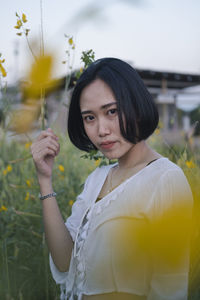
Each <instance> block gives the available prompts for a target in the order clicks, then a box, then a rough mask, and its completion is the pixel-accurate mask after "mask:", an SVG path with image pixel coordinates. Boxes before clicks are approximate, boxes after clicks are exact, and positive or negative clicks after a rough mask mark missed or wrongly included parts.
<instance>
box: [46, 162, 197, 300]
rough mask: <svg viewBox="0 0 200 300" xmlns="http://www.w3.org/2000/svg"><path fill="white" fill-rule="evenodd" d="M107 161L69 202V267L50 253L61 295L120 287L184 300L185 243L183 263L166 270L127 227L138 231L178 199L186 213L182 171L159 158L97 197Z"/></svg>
mask: <svg viewBox="0 0 200 300" xmlns="http://www.w3.org/2000/svg"><path fill="white" fill-rule="evenodd" d="M111 167H112V166H111V165H110V166H103V167H101V168H97V169H96V170H95V171H94V172H93V173H92V174H91V175H90V176H89V177H88V178H87V180H86V182H85V186H84V189H83V192H82V193H81V194H80V195H79V196H78V197H77V200H76V201H75V203H74V205H73V206H72V214H71V216H70V217H69V218H68V219H67V221H66V226H67V228H68V230H69V232H70V234H71V236H72V239H73V241H74V248H73V250H72V255H71V261H70V266H69V270H68V272H59V271H58V269H57V268H56V266H55V264H54V263H53V260H52V258H51V256H50V267H51V271H52V275H53V277H54V279H55V281H56V282H57V283H58V284H60V285H61V298H60V299H62V300H68V299H70V300H72V299H73V300H75V299H78V300H81V299H82V296H83V295H100V294H106V293H113V292H118V293H129V294H133V295H141V296H146V297H147V300H186V299H187V287H188V270H189V249H188V251H187V255H186V257H185V259H184V261H183V262H182V264H181V265H180V266H178V267H177V268H176V269H173V270H170V271H169V270H168V271H167V272H166V270H164V269H163V270H162V269H160V268H159V263H158V262H157V261H156V258H155V260H153V261H152V260H151V259H150V257H149V256H148V253H146V252H142V251H141V249H140V247H139V246H138V241H137V239H136V236H137V234H134V231H131V234H129V231H128V230H127V228H130V227H131V228H133V230H135V232H136V233H137V230H138V228H141V226H143V224H146V222H152V220H153V218H154V217H155V216H157V215H161V214H163V213H164V212H165V211H166V210H167V209H168V208H170V207H171V206H173V205H174V203H175V202H178V201H182V200H180V199H184V201H185V205H186V206H187V207H188V209H187V212H188V216H189V217H190V216H191V213H192V194H191V190H190V187H189V185H188V182H187V180H186V178H185V175H184V174H183V172H182V170H181V169H180V168H179V167H178V166H177V165H175V164H174V163H172V162H170V161H169V160H168V159H167V158H160V159H158V160H157V161H155V162H153V163H152V164H150V165H149V166H147V167H145V168H144V169H142V170H141V171H139V172H138V173H136V174H135V175H133V176H132V177H130V178H128V179H127V180H126V181H124V182H123V183H122V184H121V185H119V186H118V187H117V188H116V189H114V190H113V191H112V192H111V193H109V194H108V195H106V196H105V197H104V198H102V199H101V200H100V201H98V202H96V199H97V197H98V195H99V193H100V191H101V188H102V186H103V184H104V182H105V179H106V177H107V175H108V172H109V170H110V168H111ZM177 205H178V203H177ZM172 247H173V245H172Z"/></svg>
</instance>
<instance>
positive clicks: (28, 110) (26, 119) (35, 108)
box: [10, 101, 40, 133]
mask: <svg viewBox="0 0 200 300" xmlns="http://www.w3.org/2000/svg"><path fill="white" fill-rule="evenodd" d="M39 110H40V103H39V102H35V101H34V103H31V104H29V106H28V105H27V106H26V107H25V106H24V108H22V109H21V110H16V111H14V112H13V115H12V119H11V123H10V124H11V128H10V129H11V130H12V131H15V132H17V133H24V132H27V131H29V130H31V129H33V128H34V121H35V120H36V119H37V116H38V114H39Z"/></svg>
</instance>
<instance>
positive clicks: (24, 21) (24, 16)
mask: <svg viewBox="0 0 200 300" xmlns="http://www.w3.org/2000/svg"><path fill="white" fill-rule="evenodd" d="M22 21H23V23H26V22H27V19H26V15H25V14H22Z"/></svg>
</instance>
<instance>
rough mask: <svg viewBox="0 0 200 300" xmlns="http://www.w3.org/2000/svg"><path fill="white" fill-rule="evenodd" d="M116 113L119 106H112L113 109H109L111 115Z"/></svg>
mask: <svg viewBox="0 0 200 300" xmlns="http://www.w3.org/2000/svg"><path fill="white" fill-rule="evenodd" d="M116 113H117V108H112V109H109V111H108V114H109V115H115V114H116Z"/></svg>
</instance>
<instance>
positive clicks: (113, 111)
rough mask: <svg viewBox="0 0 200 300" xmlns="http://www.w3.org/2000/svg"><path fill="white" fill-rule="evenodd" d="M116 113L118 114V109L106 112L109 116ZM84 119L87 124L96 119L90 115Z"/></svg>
mask: <svg viewBox="0 0 200 300" xmlns="http://www.w3.org/2000/svg"><path fill="white" fill-rule="evenodd" d="M116 113H117V108H111V109H109V110H108V111H107V112H106V114H107V115H109V116H113V115H115V114H116ZM91 117H92V120H90V119H89V118H91ZM83 119H84V121H86V122H92V121H93V119H94V117H93V116H92V115H88V116H85V117H84V118H83Z"/></svg>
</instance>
